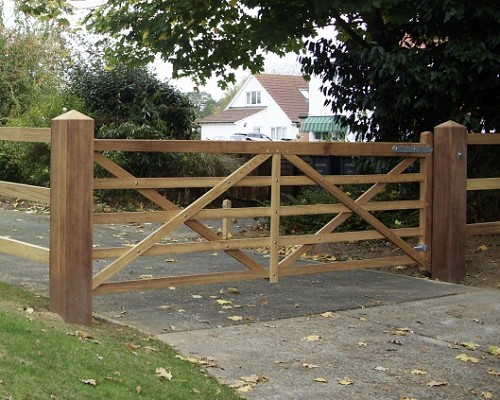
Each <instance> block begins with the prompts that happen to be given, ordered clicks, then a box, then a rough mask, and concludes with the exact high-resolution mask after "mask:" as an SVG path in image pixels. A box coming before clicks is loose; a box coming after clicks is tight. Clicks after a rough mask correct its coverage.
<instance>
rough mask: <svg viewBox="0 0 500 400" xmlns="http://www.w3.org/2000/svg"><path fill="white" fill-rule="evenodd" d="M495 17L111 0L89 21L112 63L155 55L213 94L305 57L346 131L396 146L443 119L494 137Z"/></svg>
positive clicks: (395, 8) (455, 0)
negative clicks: (213, 87)
mask: <svg viewBox="0 0 500 400" xmlns="http://www.w3.org/2000/svg"><path fill="white" fill-rule="evenodd" d="M30 1H37V0H28V1H27V2H28V3H29V2H30ZM498 11H499V10H498V5H497V3H496V2H492V1H490V0H477V1H474V2H465V1H463V0H444V1H437V0H372V1H365V0H353V1H348V2H347V1H341V0H266V1H264V0H240V1H237V0H223V1H219V0H217V1H216V0H176V1H170V0H134V1H131V0H110V1H107V2H105V3H104V4H103V5H102V6H101V7H99V8H97V9H96V10H94V11H93V12H92V13H91V14H90V15H89V16H88V18H87V23H88V26H89V27H90V28H91V29H92V30H93V31H94V32H97V33H101V34H105V35H107V36H108V38H110V40H111V41H110V46H109V47H108V51H109V54H108V55H110V56H113V57H115V59H116V60H122V61H123V60H125V59H129V60H134V61H135V62H138V61H139V62H140V61H142V62H149V61H152V60H153V58H154V57H155V55H156V54H157V53H159V54H161V56H162V57H163V59H164V60H165V61H168V62H171V63H172V64H173V68H174V77H179V76H195V77H196V78H197V79H198V80H199V81H200V82H201V83H203V82H204V81H205V80H206V79H207V78H209V77H211V76H212V74H215V75H216V76H218V77H219V80H220V84H221V86H222V87H226V86H227V85H228V83H232V82H234V80H235V76H234V72H233V71H234V69H236V68H238V67H243V68H246V69H248V70H249V71H250V72H252V73H256V72H260V71H262V70H263V67H264V56H263V54H264V52H266V51H267V52H275V53H277V54H283V53H284V52H286V51H294V52H301V51H302V52H303V53H302V71H303V72H304V74H306V75H311V74H316V75H319V76H320V77H321V78H322V79H323V82H324V85H323V89H322V90H323V91H324V92H325V93H326V94H327V95H329V96H330V100H331V106H332V109H333V110H334V111H335V112H341V113H344V114H345V115H346V118H345V121H344V122H345V124H347V125H349V126H350V128H351V130H352V131H355V132H358V133H359V134H360V136H361V137H364V138H367V139H372V138H374V139H379V140H380V139H384V140H405V139H415V137H416V135H417V134H418V133H420V132H421V131H423V130H429V129H432V128H433V127H434V126H435V125H437V124H439V123H441V122H444V121H446V120H448V119H454V120H456V121H457V122H459V123H462V124H465V125H466V126H467V127H468V128H469V129H470V130H474V131H478V130H482V131H490V130H498V129H499V124H500V121H499V115H500V111H499V104H500V101H499V95H498V93H499V91H500V83H499V82H500V79H499V73H498V71H499V70H500V68H499V67H500V60H499V57H500V56H499V54H500V51H499V47H500V29H499V28H500V13H499V12H498ZM332 26H333V27H334V28H335V33H333V34H331V35H330V36H323V37H319V38H317V39H309V41H308V42H307V44H306V46H305V47H304V42H303V38H304V37H309V38H312V37H316V36H317V32H318V29H320V28H326V27H332Z"/></svg>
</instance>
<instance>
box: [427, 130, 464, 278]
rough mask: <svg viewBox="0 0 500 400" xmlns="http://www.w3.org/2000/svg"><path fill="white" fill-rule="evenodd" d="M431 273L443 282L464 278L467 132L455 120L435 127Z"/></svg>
mask: <svg viewBox="0 0 500 400" xmlns="http://www.w3.org/2000/svg"><path fill="white" fill-rule="evenodd" d="M433 142H434V143H433V146H434V162H433V164H434V168H433V193H432V209H433V210H432V253H431V259H432V264H431V274H432V277H433V278H436V279H439V280H441V281H444V282H452V283H459V282H460V281H462V280H463V278H464V277H465V240H466V223H467V220H466V209H467V129H466V128H465V126H463V125H460V124H457V123H456V122H453V121H448V122H445V123H443V124H441V125H438V126H436V127H435V128H434V141H433Z"/></svg>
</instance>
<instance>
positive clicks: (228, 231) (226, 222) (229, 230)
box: [222, 199, 233, 239]
mask: <svg viewBox="0 0 500 400" xmlns="http://www.w3.org/2000/svg"><path fill="white" fill-rule="evenodd" d="M232 206H233V205H232V202H231V200H229V199H224V200H223V201H222V208H224V209H229V208H231V207H232ZM232 235H233V226H232V223H231V219H230V218H222V237H223V238H224V239H231V237H232Z"/></svg>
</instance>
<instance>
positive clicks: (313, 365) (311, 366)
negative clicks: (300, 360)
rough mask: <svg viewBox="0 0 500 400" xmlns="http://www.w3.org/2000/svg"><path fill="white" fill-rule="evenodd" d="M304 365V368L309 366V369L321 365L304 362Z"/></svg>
mask: <svg viewBox="0 0 500 400" xmlns="http://www.w3.org/2000/svg"><path fill="white" fill-rule="evenodd" d="M302 366H303V367H304V368H309V369H313V368H319V365H316V364H308V363H304V364H302Z"/></svg>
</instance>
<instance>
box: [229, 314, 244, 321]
mask: <svg viewBox="0 0 500 400" xmlns="http://www.w3.org/2000/svg"><path fill="white" fill-rule="evenodd" d="M227 319H230V320H231V321H242V320H243V317H240V316H239V315H233V316H232V317H227Z"/></svg>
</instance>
